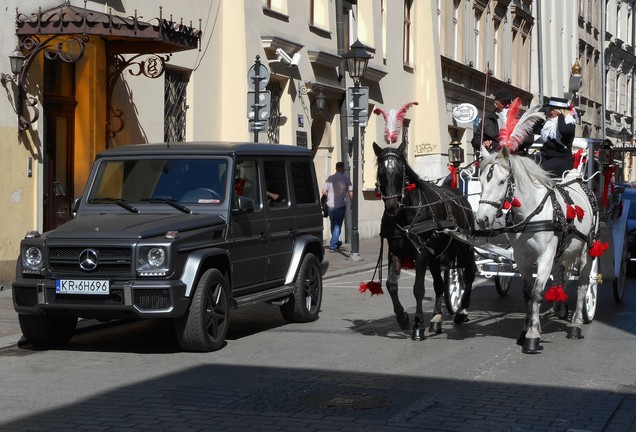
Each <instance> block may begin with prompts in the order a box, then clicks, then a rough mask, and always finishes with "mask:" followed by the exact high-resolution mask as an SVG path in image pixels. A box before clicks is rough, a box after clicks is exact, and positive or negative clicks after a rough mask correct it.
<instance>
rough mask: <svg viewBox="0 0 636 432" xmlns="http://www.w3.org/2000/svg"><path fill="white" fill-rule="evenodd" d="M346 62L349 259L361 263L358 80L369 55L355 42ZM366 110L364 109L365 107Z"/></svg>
mask: <svg viewBox="0 0 636 432" xmlns="http://www.w3.org/2000/svg"><path fill="white" fill-rule="evenodd" d="M343 57H344V58H345V60H346V61H347V70H348V72H349V76H350V77H351V79H352V80H353V88H352V89H351V93H352V95H353V108H352V114H353V174H352V176H353V182H352V183H353V191H354V193H353V200H352V202H351V259H352V260H354V261H361V260H362V257H361V256H360V233H359V232H358V205H359V204H358V202H359V185H358V157H359V154H360V111H361V110H362V109H363V108H362V107H360V106H359V101H360V95H361V92H360V80H361V79H362V78H363V77H364V74H365V73H366V72H367V66H368V64H369V59H370V58H371V55H370V54H369V53H368V52H367V50H366V49H365V47H364V45H362V43H360V41H359V40H357V41H355V42H354V43H353V44H352V45H351V48H350V49H349V52H347V53H345V54H344V56H343ZM365 108H366V107H365Z"/></svg>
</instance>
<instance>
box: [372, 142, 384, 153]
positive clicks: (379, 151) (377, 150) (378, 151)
mask: <svg viewBox="0 0 636 432" xmlns="http://www.w3.org/2000/svg"><path fill="white" fill-rule="evenodd" d="M373 151H374V152H375V155H376V156H380V153H382V147H380V146H379V145H378V144H377V143H376V142H375V141H373Z"/></svg>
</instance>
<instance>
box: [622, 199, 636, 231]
mask: <svg viewBox="0 0 636 432" xmlns="http://www.w3.org/2000/svg"><path fill="white" fill-rule="evenodd" d="M621 198H622V199H623V200H624V201H629V203H630V204H629V212H628V213H627V234H632V233H634V232H636V189H625V191H624V192H623V193H622V194H621Z"/></svg>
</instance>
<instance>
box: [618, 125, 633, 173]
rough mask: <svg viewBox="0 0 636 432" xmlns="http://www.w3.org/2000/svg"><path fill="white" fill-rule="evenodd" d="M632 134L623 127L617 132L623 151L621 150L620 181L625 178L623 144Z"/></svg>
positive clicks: (629, 139) (624, 144)
mask: <svg viewBox="0 0 636 432" xmlns="http://www.w3.org/2000/svg"><path fill="white" fill-rule="evenodd" d="M631 138H632V135H631V134H630V133H629V131H628V130H627V129H625V127H623V129H621V131H620V132H619V133H618V139H620V140H621V142H622V143H623V144H622V148H623V151H622V152H621V181H623V180H625V146H626V145H627V144H626V143H627V141H631Z"/></svg>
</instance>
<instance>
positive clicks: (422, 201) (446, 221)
mask: <svg viewBox="0 0 636 432" xmlns="http://www.w3.org/2000/svg"><path fill="white" fill-rule="evenodd" d="M391 156H393V157H396V158H397V159H399V160H400V161H401V162H402V167H403V169H402V173H403V174H402V176H403V178H402V190H401V191H400V192H399V193H397V194H394V195H389V196H386V195H383V194H382V191H380V197H381V198H382V200H383V201H386V200H388V199H392V198H400V197H404V196H406V194H407V193H408V192H407V190H406V188H407V185H408V182H407V179H406V173H405V171H406V170H405V169H404V161H403V159H402V156H400V155H399V154H398V153H395V152H392V151H391V152H387V153H386V154H384V155H382V158H381V160H382V159H386V158H387V157H391ZM415 185H416V187H415V189H414V191H417V202H418V204H416V205H412V206H405V205H403V204H402V202H401V201H400V205H399V210H398V211H401V210H405V209H415V210H417V211H416V214H415V216H414V217H413V219H412V220H411V222H410V224H408V225H406V224H405V225H400V224H399V223H398V222H397V221H396V220H395V219H396V216H388V217H390V218H391V219H392V222H393V223H394V224H395V228H396V229H393V232H392V233H387V232H381V233H380V234H381V236H382V237H384V238H387V239H388V238H390V237H389V235H391V238H393V239H399V238H402V236H403V235H404V236H406V238H407V239H408V240H409V241H410V242H411V243H412V244H413V246H414V247H415V249H416V250H417V252H418V253H420V254H421V253H422V252H424V251H425V250H426V251H428V252H429V253H431V254H434V250H433V248H432V247H431V246H430V242H431V240H432V239H433V238H436V237H437V235H438V233H439V232H442V231H444V230H445V229H448V228H454V227H456V226H457V221H456V219H455V217H454V216H453V213H452V212H451V208H450V204H449V203H450V202H451V201H454V200H453V199H452V198H451V199H448V198H446V197H444V196H442V195H443V194H442V193H439V192H438V191H435V190H433V189H432V188H431V189H429V190H430V191H431V192H432V193H435V194H436V195H437V198H438V199H437V200H435V201H433V202H430V201H429V200H428V197H427V196H426V193H424V192H423V191H422V188H421V187H419V185H417V183H415ZM437 204H443V205H444V210H445V212H446V216H447V217H446V218H441V217H440V216H439V215H438V214H437V213H436V211H435V205H437ZM425 208H429V209H430V211H431V216H432V218H430V219H424V220H418V219H421V217H422V216H423V215H422V212H423V210H424V209H425ZM385 214H386V213H385ZM383 228H384V225H383ZM431 232H432V233H433V235H431V236H429V237H428V238H427V239H426V240H424V239H423V235H424V234H428V233H431ZM451 241H452V239H451V238H450V237H449V240H448V244H447V245H446V246H445V247H444V249H443V250H442V252H440V255H441V254H442V253H444V251H446V249H447V248H448V246H449V245H450V243H451Z"/></svg>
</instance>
